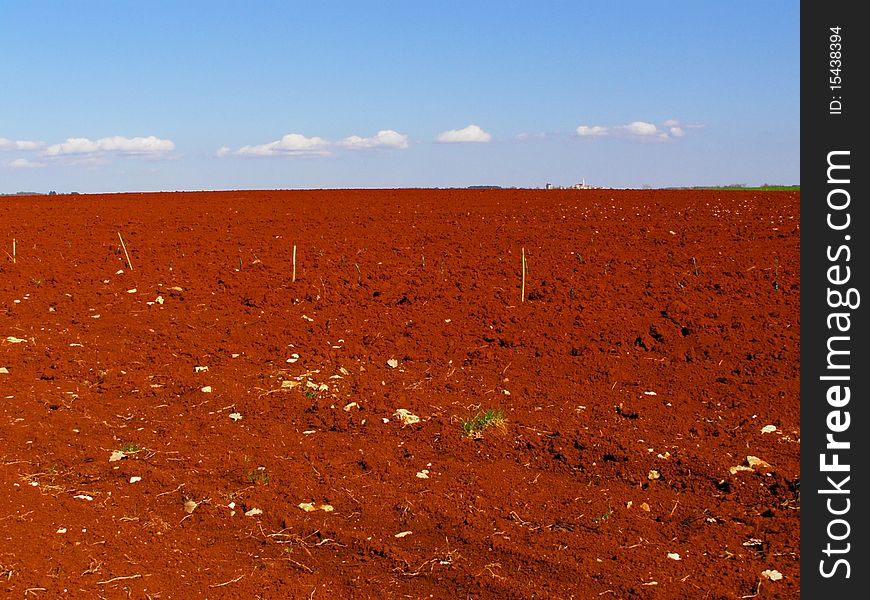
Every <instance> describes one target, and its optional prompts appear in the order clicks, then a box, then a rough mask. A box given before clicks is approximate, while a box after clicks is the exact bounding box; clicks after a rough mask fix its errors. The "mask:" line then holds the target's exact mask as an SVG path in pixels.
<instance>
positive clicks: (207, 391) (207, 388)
mask: <svg viewBox="0 0 870 600" xmlns="http://www.w3.org/2000/svg"><path fill="white" fill-rule="evenodd" d="M202 393H203V394H211V386H210V385H207V386H204V387H203V388H202Z"/></svg>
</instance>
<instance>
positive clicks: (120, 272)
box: [115, 269, 124, 275]
mask: <svg viewBox="0 0 870 600" xmlns="http://www.w3.org/2000/svg"><path fill="white" fill-rule="evenodd" d="M123 274H124V269H118V270H117V271H115V275H123Z"/></svg>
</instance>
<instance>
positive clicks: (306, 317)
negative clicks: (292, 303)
mask: <svg viewBox="0 0 870 600" xmlns="http://www.w3.org/2000/svg"><path fill="white" fill-rule="evenodd" d="M302 318H303V319H305V320H306V321H308V322H309V323H313V322H314V319H312V318H311V317H309V316H308V315H302Z"/></svg>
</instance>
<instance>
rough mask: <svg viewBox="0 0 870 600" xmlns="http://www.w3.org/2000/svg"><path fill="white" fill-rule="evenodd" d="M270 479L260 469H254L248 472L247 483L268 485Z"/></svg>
mask: <svg viewBox="0 0 870 600" xmlns="http://www.w3.org/2000/svg"><path fill="white" fill-rule="evenodd" d="M270 479H271V478H270V477H269V474H268V473H266V471H263V470H260V469H254V470H253V471H249V472H248V481H250V482H251V483H253V484H254V485H268V484H269V480H270Z"/></svg>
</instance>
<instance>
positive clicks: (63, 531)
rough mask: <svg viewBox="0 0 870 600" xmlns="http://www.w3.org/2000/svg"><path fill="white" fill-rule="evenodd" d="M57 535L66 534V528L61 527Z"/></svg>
mask: <svg viewBox="0 0 870 600" xmlns="http://www.w3.org/2000/svg"><path fill="white" fill-rule="evenodd" d="M56 533H66V527H59V528H58V530H57V532H56Z"/></svg>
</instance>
